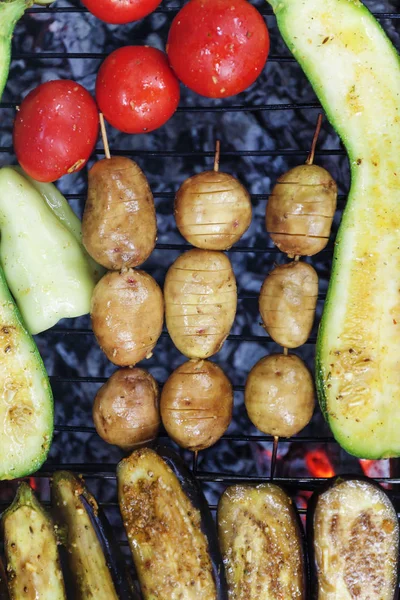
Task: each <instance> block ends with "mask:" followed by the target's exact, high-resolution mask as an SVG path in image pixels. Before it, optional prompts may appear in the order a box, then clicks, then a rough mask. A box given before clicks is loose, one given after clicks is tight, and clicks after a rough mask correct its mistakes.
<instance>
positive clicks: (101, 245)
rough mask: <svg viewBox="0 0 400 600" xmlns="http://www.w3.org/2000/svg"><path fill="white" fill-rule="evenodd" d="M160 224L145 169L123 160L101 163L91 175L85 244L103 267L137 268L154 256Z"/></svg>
mask: <svg viewBox="0 0 400 600" xmlns="http://www.w3.org/2000/svg"><path fill="white" fill-rule="evenodd" d="M156 235H157V222H156V212H155V208H154V201H153V194H152V193H151V189H150V186H149V184H148V182H147V179H146V177H145V175H144V173H143V171H142V170H141V168H140V167H139V166H138V165H137V164H136V163H135V162H133V160H130V159H129V158H125V157H123V156H113V157H112V158H110V159H107V158H106V159H104V160H99V161H98V162H97V163H95V164H94V166H93V167H92V168H91V169H90V171H89V192H88V198H87V201H86V206H85V211H84V213H83V220H82V241H83V243H84V246H85V248H86V250H87V251H88V252H89V254H90V255H91V256H92V257H93V258H94V259H95V260H96V261H97V262H98V263H100V264H101V265H103V267H106V268H107V269H110V270H114V271H117V270H119V269H122V268H124V267H136V266H138V265H140V264H141V263H143V262H144V261H145V260H146V259H147V258H148V257H149V256H150V254H151V252H152V251H153V249H154V246H155V243H156Z"/></svg>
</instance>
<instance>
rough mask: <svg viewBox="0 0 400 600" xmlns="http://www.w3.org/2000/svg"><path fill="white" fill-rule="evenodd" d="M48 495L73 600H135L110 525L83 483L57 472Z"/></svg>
mask: <svg viewBox="0 0 400 600" xmlns="http://www.w3.org/2000/svg"><path fill="white" fill-rule="evenodd" d="M51 495H52V503H53V507H54V511H55V515H56V521H57V525H58V527H59V530H60V532H61V537H62V538H63V541H64V543H65V546H66V548H67V553H68V564H69V571H70V574H71V580H72V588H73V597H74V600H89V599H92V598H95V599H96V600H138V596H137V595H136V594H135V592H134V589H133V582H132V581H131V578H130V575H129V573H128V570H127V568H126V563H125V560H124V557H123V555H122V553H121V551H120V548H119V545H118V543H117V541H116V540H114V539H113V536H112V531H111V527H110V524H109V522H108V520H107V518H106V516H105V515H104V513H103V511H102V510H101V508H100V507H99V506H98V504H97V502H96V500H95V498H94V497H93V496H92V495H91V494H90V492H89V491H88V490H87V488H86V487H85V484H84V482H83V481H82V480H81V479H78V478H77V477H75V475H73V474H72V473H70V472H68V471H58V472H57V473H55V474H54V476H53V480H52V487H51Z"/></svg>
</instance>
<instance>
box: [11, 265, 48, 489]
mask: <svg viewBox="0 0 400 600" xmlns="http://www.w3.org/2000/svg"><path fill="white" fill-rule="evenodd" d="M0 354H1V361H0V389H1V395H0V449H1V451H0V480H1V479H14V478H17V477H23V476H25V475H29V474H30V473H33V472H35V471H37V469H39V467H40V466H41V465H42V463H43V462H44V460H45V459H46V456H47V453H48V451H49V448H50V444H51V439H52V436H53V396H52V392H51V387H50V383H49V380H48V377H47V373H46V370H45V368H44V365H43V362H42V359H41V358H40V355H39V352H38V350H37V348H36V346H35V343H34V341H33V339H32V338H31V336H30V335H29V333H28V332H27V330H26V328H25V325H24V324H23V322H22V319H21V316H20V314H19V311H18V309H17V307H16V306H15V304H14V301H13V299H12V297H11V294H10V292H9V290H8V287H7V284H6V281H5V279H4V274H3V271H2V270H1V268H0Z"/></svg>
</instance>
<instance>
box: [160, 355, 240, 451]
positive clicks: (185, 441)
mask: <svg viewBox="0 0 400 600" xmlns="http://www.w3.org/2000/svg"><path fill="white" fill-rule="evenodd" d="M232 410H233V389H232V385H231V383H230V381H229V379H228V378H227V377H226V375H225V373H224V372H223V371H222V369H221V368H220V367H219V366H218V365H216V364H214V363H212V362H210V361H208V360H200V361H194V360H190V361H188V362H186V363H184V364H183V365H181V366H180V367H178V368H177V369H176V370H175V371H174V372H173V373H172V374H171V375H170V377H169V378H168V380H167V382H166V383H165V385H164V387H163V390H162V394H161V417H162V421H163V424H164V427H165V429H166V430H167V433H168V435H169V436H170V437H171V438H172V439H173V440H174V441H175V442H176V443H177V444H179V445H180V446H182V447H183V448H187V449H188V450H193V451H196V450H204V449H205V448H209V447H210V446H212V445H213V444H215V442H217V441H218V440H219V439H220V437H221V436H222V435H223V434H224V433H225V431H226V429H227V428H228V427H229V424H230V422H231V420H232Z"/></svg>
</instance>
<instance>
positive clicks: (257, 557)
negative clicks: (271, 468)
mask: <svg viewBox="0 0 400 600" xmlns="http://www.w3.org/2000/svg"><path fill="white" fill-rule="evenodd" d="M218 532H219V540H220V546H221V551H222V555H223V558H224V563H225V570H226V577H227V581H228V588H229V597H230V598H231V600H260V599H262V600H275V599H277V598H279V600H304V599H305V598H306V587H307V577H306V569H305V565H306V560H305V553H304V535H303V532H302V526H301V523H300V519H299V516H298V513H297V511H296V507H295V505H294V504H293V503H292V500H291V499H290V498H289V496H287V495H286V493H285V492H284V491H283V490H282V489H281V488H280V487H279V486H277V485H274V484H272V483H264V484H261V485H258V486H257V487H252V486H245V485H235V486H232V487H229V488H228V489H227V490H226V491H225V492H224V494H223V495H222V497H221V499H220V501H219V505H218Z"/></svg>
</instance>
